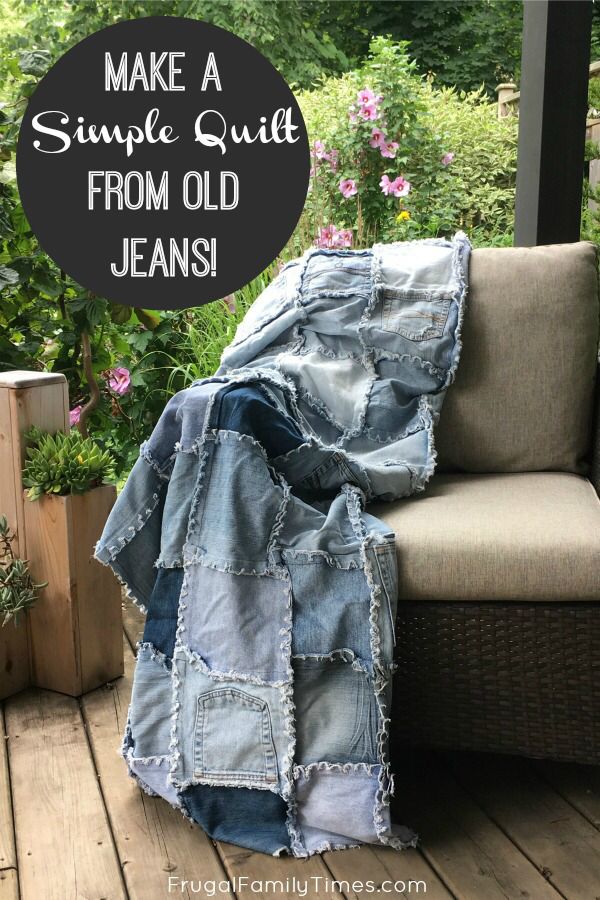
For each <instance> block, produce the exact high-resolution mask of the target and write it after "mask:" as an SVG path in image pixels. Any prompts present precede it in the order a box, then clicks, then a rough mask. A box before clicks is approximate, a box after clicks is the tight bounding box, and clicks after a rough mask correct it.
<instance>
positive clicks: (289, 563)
mask: <svg viewBox="0 0 600 900" xmlns="http://www.w3.org/2000/svg"><path fill="white" fill-rule="evenodd" d="M469 250H470V245H469V243H468V241H467V239H466V237H465V236H464V234H462V233H459V234H457V235H456V236H455V237H454V239H453V240H443V239H435V240H427V241H413V242H408V243H398V244H390V245H381V244H379V245H375V246H374V247H373V249H372V250H362V251H344V250H339V251H338V250H310V251H308V252H307V253H305V254H304V256H303V257H302V258H301V259H298V260H295V261H293V262H291V263H289V264H287V265H286V266H285V267H284V268H283V270H282V271H281V273H280V275H279V276H278V277H277V278H276V279H275V280H274V281H273V283H272V284H271V285H270V286H269V287H268V288H267V289H266V290H265V291H264V293H263V294H262V295H261V296H260V297H259V298H258V299H257V300H256V302H255V303H254V304H253V306H252V307H251V308H250V310H249V312H248V313H247V315H246V317H245V319H244V320H243V322H242V323H241V325H240V326H239V328H238V330H237V333H236V336H235V340H234V341H233V343H232V344H231V345H230V346H229V347H228V348H227V349H226V350H225V352H224V354H223V357H222V361H221V366H220V368H219V370H218V372H217V374H216V375H215V376H214V377H213V378H209V379H205V380H203V381H201V382H198V383H196V384H194V385H193V386H192V387H190V388H188V389H187V390H185V391H182V392H180V393H179V394H177V395H176V396H175V397H173V398H172V400H171V401H170V402H169V403H168V405H167V407H166V409H165V411H164V413H163V415H162V417H161V419H160V421H159V423H158V425H157V426H156V428H155V430H154V432H153V434H152V436H151V437H150V439H149V440H148V441H147V442H146V443H145V444H144V445H142V447H141V450H140V457H139V459H138V461H137V462H136V464H135V466H134V468H133V470H132V472H131V474H130V476H129V479H128V481H127V483H126V485H125V488H124V489H123V491H122V492H121V494H120V496H119V499H118V501H117V503H116V505H115V507H114V509H113V511H112V513H111V515H110V517H109V520H108V522H107V524H106V527H105V529H104V532H103V535H102V537H101V539H100V541H99V542H98V545H97V547H96V555H97V558H98V559H100V560H101V561H102V562H104V563H107V564H108V565H110V566H111V567H112V568H113V570H114V571H115V573H116V574H117V576H118V577H119V578H120V579H121V580H122V581H123V582H124V583H125V584H126V585H127V587H128V589H129V591H130V594H131V596H132V597H133V599H134V600H135V601H136V602H137V603H138V604H139V605H140V606H141V607H142V608H144V609H145V610H146V612H147V616H146V625H145V630H144V636H143V640H142V642H141V644H140V646H139V651H138V658H137V665H136V671H135V679H134V685H133V694H132V699H131V706H130V710H129V720H128V724H127V730H126V734H125V737H124V741H123V754H124V756H125V758H126V760H127V764H128V766H129V769H130V771H131V773H132V774H133V775H134V776H135V777H136V778H137V779H138V780H139V782H140V784H141V786H142V787H143V788H144V789H145V790H147V791H149V792H150V793H156V794H159V795H161V796H162V797H164V798H165V799H166V800H168V801H169V802H171V803H172V804H173V805H174V806H177V807H179V808H180V809H181V811H182V812H183V813H184V814H185V815H187V816H189V817H190V818H192V819H194V820H195V821H196V822H198V823H199V824H200V825H201V826H202V827H203V828H204V829H205V830H206V831H207V832H208V834H209V835H211V836H212V837H213V838H215V839H221V840H225V841H230V842H232V843H235V844H240V845H242V846H245V847H249V848H252V849H255V850H260V851H263V852H266V853H272V854H274V855H278V854H280V853H284V852H288V853H291V854H293V855H295V856H308V855H310V854H312V853H318V852H321V851H323V850H326V849H330V848H342V847H349V846H356V845H358V844H362V843H377V842H379V843H383V844H389V845H391V846H393V847H397V848H402V847H407V846H414V844H415V842H416V840H417V836H416V835H415V834H414V832H412V831H411V830H410V828H408V827H406V826H398V825H392V823H391V821H390V814H389V802H390V796H391V793H392V791H393V778H392V774H391V772H390V765H389V759H388V748H387V743H388V727H389V710H390V701H391V686H392V673H393V669H394V663H393V657H394V621H395V612H396V600H397V572H396V551H395V542H394V534H393V533H391V532H390V531H389V529H388V528H387V526H386V525H385V524H383V523H382V522H380V521H379V520H377V519H375V518H374V517H373V516H371V515H369V514H368V513H367V512H366V511H365V505H366V503H368V502H369V501H371V500H375V499H379V500H381V499H383V500H393V499H395V498H399V497H406V496H408V495H409V494H412V493H414V492H415V491H419V490H422V489H423V487H424V486H425V483H426V482H427V480H428V478H429V477H430V476H431V475H432V473H433V469H434V465H435V453H434V448H433V427H434V424H435V422H436V420H437V417H438V415H439V412H440V408H441V404H442V401H443V398H444V394H445V391H446V388H447V387H448V385H449V384H450V382H451V381H452V379H453V377H454V373H455V370H456V366H457V364H458V358H459V353H460V325H461V321H462V316H463V311H464V300H465V293H466V272H467V265H468V255H469ZM401 539H402V536H401V535H400V536H399V540H400V545H401Z"/></svg>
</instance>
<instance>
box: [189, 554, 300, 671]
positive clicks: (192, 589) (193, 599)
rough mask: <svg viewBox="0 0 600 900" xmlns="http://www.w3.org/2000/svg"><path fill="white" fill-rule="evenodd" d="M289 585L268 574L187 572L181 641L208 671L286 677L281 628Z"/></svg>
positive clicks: (201, 568)
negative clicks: (197, 656)
mask: <svg viewBox="0 0 600 900" xmlns="http://www.w3.org/2000/svg"><path fill="white" fill-rule="evenodd" d="M289 606H290V585H289V581H287V580H286V579H283V578H275V577H273V576H270V575H260V576H254V575H232V574H231V573H230V572H220V571H218V570H217V569H211V568H207V567H206V566H203V565H199V564H197V565H190V566H189V567H187V568H186V582H185V606H184V608H183V610H182V623H183V631H182V634H181V640H182V641H183V643H184V644H186V645H187V646H188V647H190V649H191V650H193V651H194V652H196V653H198V654H199V655H200V656H201V657H202V658H203V659H204V661H205V662H206V664H207V666H208V667H209V668H210V669H215V670H216V671H218V672H222V673H223V672H230V673H232V675H233V677H235V676H236V675H240V674H242V675H253V676H255V677H257V678H261V679H263V680H264V681H281V680H283V679H286V678H287V677H288V659H287V654H286V653H284V651H283V649H282V646H281V645H282V643H283V636H282V629H284V628H285V627H286V617H288V616H289Z"/></svg>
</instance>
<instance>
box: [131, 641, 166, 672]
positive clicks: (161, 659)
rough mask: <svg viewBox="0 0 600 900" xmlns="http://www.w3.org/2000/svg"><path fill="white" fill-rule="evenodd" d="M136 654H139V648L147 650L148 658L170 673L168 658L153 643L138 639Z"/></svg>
mask: <svg viewBox="0 0 600 900" xmlns="http://www.w3.org/2000/svg"><path fill="white" fill-rule="evenodd" d="M136 649H137V655H138V656H139V653H140V650H147V651H148V652H149V653H150V659H151V660H153V661H154V662H157V663H158V664H159V666H162V668H163V669H164V670H165V671H166V672H168V673H169V674H171V666H170V659H169V657H168V656H166V654H164V653H163V652H162V650H158V649H157V648H156V647H155V646H154V644H152V643H151V642H150V641H138V642H137V644H136Z"/></svg>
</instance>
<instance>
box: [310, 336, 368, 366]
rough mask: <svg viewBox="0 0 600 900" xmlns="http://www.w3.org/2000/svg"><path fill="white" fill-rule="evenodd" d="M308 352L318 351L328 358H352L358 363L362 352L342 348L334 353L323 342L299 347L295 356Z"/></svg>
mask: <svg viewBox="0 0 600 900" xmlns="http://www.w3.org/2000/svg"><path fill="white" fill-rule="evenodd" d="M313 333H314V332H313ZM310 353H320V354H321V355H322V356H326V357H327V358H328V359H352V360H354V362H358V363H359V362H361V361H362V354H360V353H351V352H348V353H346V352H344V351H343V350H342V351H340V352H339V353H336V352H335V351H333V350H332V349H331V348H330V347H325V346H324V345H323V344H316V345H315V344H313V345H312V346H311V347H306V346H303V347H302V348H301V349H299V350H296V356H308V355H309V354H310Z"/></svg>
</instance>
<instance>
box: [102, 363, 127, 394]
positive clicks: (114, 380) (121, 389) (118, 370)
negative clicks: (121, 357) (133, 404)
mask: <svg viewBox="0 0 600 900" xmlns="http://www.w3.org/2000/svg"><path fill="white" fill-rule="evenodd" d="M106 374H107V376H108V386H109V388H110V389H111V391H114V392H115V394H119V395H121V396H122V395H123V394H127V393H128V391H129V387H130V385H131V375H130V374H129V369H126V368H125V367H124V366H116V367H115V368H114V369H109V370H108V372H107V373H106Z"/></svg>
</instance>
